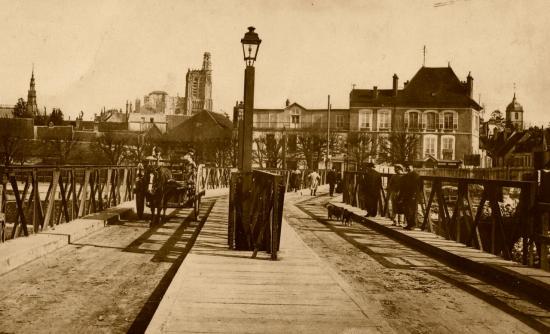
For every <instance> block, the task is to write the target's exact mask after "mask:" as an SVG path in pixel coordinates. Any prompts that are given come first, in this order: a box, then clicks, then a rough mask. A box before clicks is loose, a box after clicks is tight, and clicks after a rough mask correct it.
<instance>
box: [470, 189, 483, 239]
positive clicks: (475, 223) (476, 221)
mask: <svg viewBox="0 0 550 334" xmlns="http://www.w3.org/2000/svg"><path fill="white" fill-rule="evenodd" d="M487 191H488V190H487V187H486V186H484V187H483V193H482V194H481V200H480V201H479V206H478V207H477V211H476V218H475V219H474V228H473V230H474V231H477V230H478V224H479V222H480V221H481V215H482V214H483V208H484V207H485V202H486V201H487ZM473 238H474V234H473V233H472V234H471V235H470V238H468V239H469V240H470V241H472V240H473ZM479 242H480V247H482V246H481V245H482V244H481V238H480V239H479ZM480 249H481V248H480Z"/></svg>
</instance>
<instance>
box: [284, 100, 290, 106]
mask: <svg viewBox="0 0 550 334" xmlns="http://www.w3.org/2000/svg"><path fill="white" fill-rule="evenodd" d="M289 105H290V100H289V99H286V102H285V106H286V107H288V106H289Z"/></svg>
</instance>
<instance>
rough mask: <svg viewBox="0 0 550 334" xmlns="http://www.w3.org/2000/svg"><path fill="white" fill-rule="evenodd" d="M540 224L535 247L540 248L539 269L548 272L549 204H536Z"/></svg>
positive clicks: (549, 263)
mask: <svg viewBox="0 0 550 334" xmlns="http://www.w3.org/2000/svg"><path fill="white" fill-rule="evenodd" d="M537 213H538V219H539V221H538V222H539V224H540V236H539V240H538V243H537V246H538V247H539V248H540V252H539V254H540V267H541V268H542V269H544V270H546V271H550V250H549V247H550V203H542V202H539V203H537Z"/></svg>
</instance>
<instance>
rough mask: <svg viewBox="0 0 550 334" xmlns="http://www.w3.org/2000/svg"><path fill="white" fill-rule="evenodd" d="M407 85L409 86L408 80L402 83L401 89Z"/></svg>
mask: <svg viewBox="0 0 550 334" xmlns="http://www.w3.org/2000/svg"><path fill="white" fill-rule="evenodd" d="M408 84H409V80H407V81H405V82H403V88H405V87H407V85H408Z"/></svg>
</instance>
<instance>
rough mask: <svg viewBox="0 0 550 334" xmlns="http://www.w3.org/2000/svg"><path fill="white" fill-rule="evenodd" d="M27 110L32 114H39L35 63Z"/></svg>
mask: <svg viewBox="0 0 550 334" xmlns="http://www.w3.org/2000/svg"><path fill="white" fill-rule="evenodd" d="M27 112H28V113H29V114H32V115H37V114H38V105H37V103H36V89H35V80H34V63H33V64H32V73H31V82H30V84H29V92H28V94H27Z"/></svg>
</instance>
